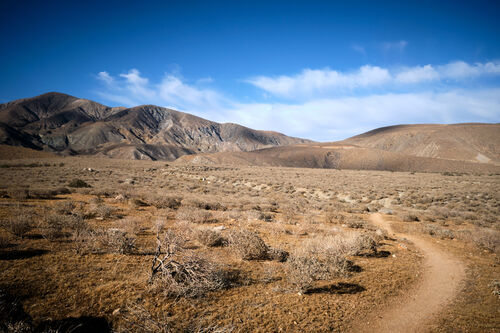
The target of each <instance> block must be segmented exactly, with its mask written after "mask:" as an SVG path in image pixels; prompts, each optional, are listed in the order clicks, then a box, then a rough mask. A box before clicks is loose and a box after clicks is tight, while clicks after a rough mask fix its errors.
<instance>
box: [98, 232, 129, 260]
mask: <svg viewBox="0 0 500 333" xmlns="http://www.w3.org/2000/svg"><path fill="white" fill-rule="evenodd" d="M100 241H101V244H102V245H103V249H104V250H105V251H107V252H111V253H120V254H131V253H133V252H134V251H135V250H136V245H135V242H136V238H135V236H134V235H130V234H127V233H126V232H125V231H123V230H119V229H115V228H112V229H108V230H106V232H102V233H101V240H100Z"/></svg>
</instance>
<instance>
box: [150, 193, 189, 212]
mask: <svg viewBox="0 0 500 333" xmlns="http://www.w3.org/2000/svg"><path fill="white" fill-rule="evenodd" d="M147 201H148V203H149V204H151V205H153V206H155V207H156V208H158V209H167V208H170V209H178V208H179V207H180V206H181V204H182V197H177V196H150V197H148V199H147Z"/></svg>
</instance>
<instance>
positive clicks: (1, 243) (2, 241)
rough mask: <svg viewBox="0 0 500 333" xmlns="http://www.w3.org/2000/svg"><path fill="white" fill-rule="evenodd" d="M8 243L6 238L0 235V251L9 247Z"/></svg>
mask: <svg viewBox="0 0 500 333" xmlns="http://www.w3.org/2000/svg"><path fill="white" fill-rule="evenodd" d="M9 245H10V241H9V238H8V237H5V236H2V235H0V249H4V248H6V247H9Z"/></svg>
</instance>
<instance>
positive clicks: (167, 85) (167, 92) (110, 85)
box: [97, 68, 227, 113]
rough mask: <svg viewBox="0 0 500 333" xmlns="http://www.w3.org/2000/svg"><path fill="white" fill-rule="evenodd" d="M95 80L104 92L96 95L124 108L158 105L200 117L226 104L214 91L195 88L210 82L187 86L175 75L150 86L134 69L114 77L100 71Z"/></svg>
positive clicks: (202, 80) (223, 98)
mask: <svg viewBox="0 0 500 333" xmlns="http://www.w3.org/2000/svg"><path fill="white" fill-rule="evenodd" d="M97 78H98V79H99V80H100V81H102V82H103V83H104V85H105V90H104V91H102V90H101V91H100V92H99V93H98V94H99V95H100V96H101V97H103V98H105V99H107V100H109V101H112V102H116V103H120V104H123V105H125V106H135V105H140V104H158V105H163V106H168V107H172V108H176V109H177V110H186V111H193V110H196V111H198V112H202V113H203V112H210V111H213V110H220V109H221V108H222V107H223V105H224V104H226V103H227V101H226V98H225V97H223V96H222V95H221V94H219V93H218V92H216V91H215V90H212V89H210V88H206V87H199V86H198V85H206V84H208V83H211V82H212V81H213V80H212V79H209V78H203V79H200V80H198V81H197V82H196V83H195V84H192V85H191V84H188V83H186V82H184V81H183V80H182V78H181V77H180V76H178V75H175V74H170V73H165V75H164V76H163V78H162V79H161V81H160V82H158V83H154V84H153V83H151V82H150V81H149V79H148V78H145V77H143V76H142V75H141V73H140V72H139V70H137V69H135V68H134V69H131V70H129V71H128V72H127V73H122V74H119V75H118V77H113V76H111V75H110V74H109V73H107V72H105V71H103V72H100V73H98V74H97Z"/></svg>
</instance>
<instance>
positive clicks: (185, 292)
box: [150, 230, 233, 297]
mask: <svg viewBox="0 0 500 333" xmlns="http://www.w3.org/2000/svg"><path fill="white" fill-rule="evenodd" d="M184 241H185V240H184V239H183V237H182V236H179V235H177V234H176V233H175V232H173V231H172V230H168V231H167V232H166V233H165V234H164V235H163V236H159V235H157V249H156V253H155V256H154V258H153V262H152V265H151V276H150V282H154V283H156V284H157V287H159V288H160V289H161V290H162V291H163V292H164V293H165V295H166V296H173V297H179V296H181V297H200V296H204V295H205V294H206V293H207V292H210V291H215V290H220V289H225V288H227V287H229V286H230V285H231V281H232V279H233V278H232V277H231V274H229V273H228V271H227V270H224V269H223V268H222V267H221V266H220V265H219V264H217V263H215V262H213V261H211V260H209V259H207V258H204V257H202V256H200V255H197V254H192V253H184V252H182V251H181V250H182V244H183V242H184Z"/></svg>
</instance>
